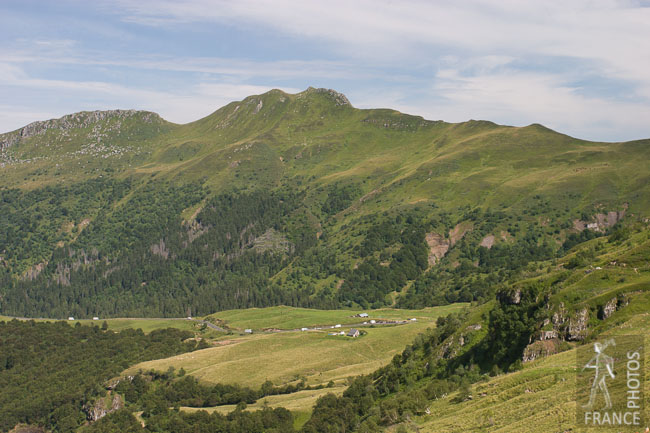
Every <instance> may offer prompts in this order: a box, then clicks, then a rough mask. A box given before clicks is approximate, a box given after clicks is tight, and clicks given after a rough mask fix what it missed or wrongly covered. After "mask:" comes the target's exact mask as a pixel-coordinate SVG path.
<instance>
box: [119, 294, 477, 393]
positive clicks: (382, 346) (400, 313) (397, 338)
mask: <svg viewBox="0 0 650 433" xmlns="http://www.w3.org/2000/svg"><path fill="white" fill-rule="evenodd" d="M464 306H465V305H463V304H458V305H450V306H445V307H435V308H427V309H425V310H374V311H372V312H370V314H371V315H372V316H373V317H375V315H376V317H383V318H391V319H408V318H413V317H415V318H417V319H418V320H417V321H415V322H409V323H407V324H403V325H382V326H376V327H363V328H360V329H362V330H364V331H365V332H366V335H362V336H361V337H359V338H350V337H345V336H332V335H328V334H329V333H331V332H333V331H334V330H332V329H324V330H320V331H316V330H310V331H304V332H303V331H286V332H273V333H257V332H254V333H253V334H251V335H231V336H224V337H221V338H220V339H219V340H217V341H215V343H214V344H216V345H215V347H211V348H208V349H203V350H199V351H196V352H192V353H186V354H183V355H179V356H174V357H171V358H166V359H160V360H154V361H149V362H144V363H141V364H138V365H135V366H133V367H131V368H129V369H128V370H127V371H126V372H125V374H131V373H134V372H136V371H138V370H150V369H154V370H162V371H165V370H167V369H168V368H169V367H174V368H176V369H177V370H178V369H180V368H183V369H184V370H185V371H186V372H187V373H188V374H191V375H193V376H195V377H196V378H198V379H199V380H201V381H205V382H208V383H228V384H231V383H232V384H235V383H236V384H240V385H244V386H251V387H259V386H261V385H262V383H264V382H265V381H267V380H270V381H272V382H273V383H274V384H275V385H282V384H286V383H291V382H295V381H297V380H300V379H302V378H304V379H305V380H306V383H307V384H308V385H320V384H322V385H327V384H328V383H329V381H333V382H334V383H335V384H336V385H337V386H340V385H343V384H344V383H345V380H346V379H347V378H348V377H351V376H358V375H361V374H367V373H370V372H372V371H374V370H376V369H377V368H379V367H381V366H383V365H385V364H386V363H388V362H389V361H390V360H391V359H392V357H393V356H394V355H396V354H397V353H400V352H401V351H402V350H403V349H404V347H405V346H406V344H408V343H409V342H411V341H412V340H413V338H414V337H415V336H416V335H417V334H419V333H421V332H423V331H424V330H426V329H427V328H430V327H434V326H435V320H436V318H437V317H439V316H440V315H447V314H449V313H450V312H454V311H460V310H461V309H462V308H464ZM259 313H261V317H260V314H259ZM355 313H356V312H354V311H347V310H343V311H320V310H305V309H298V308H289V307H274V308H265V309H249V310H241V311H233V312H224V313H217V314H215V315H214V316H217V317H219V318H223V319H224V320H228V323H229V324H230V325H233V326H234V325H235V324H236V325H237V327H241V328H253V329H263V328H290V329H293V328H294V327H297V326H303V327H313V326H316V325H324V324H335V323H339V322H344V320H343V319H345V318H348V319H351V320H352V319H354V320H353V321H354V322H356V323H358V322H359V318H351V317H349V316H351V315H353V314H355ZM226 318H227V319H226ZM333 319H336V320H333ZM230 320H232V322H231V321H230ZM349 329H350V327H349V326H347V327H346V326H342V327H341V328H337V329H336V331H345V332H347V331H348V330H349Z"/></svg>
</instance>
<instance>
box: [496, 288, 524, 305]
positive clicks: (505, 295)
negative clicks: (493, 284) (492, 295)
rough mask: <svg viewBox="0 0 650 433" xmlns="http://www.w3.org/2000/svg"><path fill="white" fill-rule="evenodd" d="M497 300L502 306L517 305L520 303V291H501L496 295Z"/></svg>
mask: <svg viewBox="0 0 650 433" xmlns="http://www.w3.org/2000/svg"><path fill="white" fill-rule="evenodd" d="M497 299H498V300H499V302H500V303H502V304H509V305H518V304H520V303H521V289H511V290H502V291H500V292H499V293H497Z"/></svg>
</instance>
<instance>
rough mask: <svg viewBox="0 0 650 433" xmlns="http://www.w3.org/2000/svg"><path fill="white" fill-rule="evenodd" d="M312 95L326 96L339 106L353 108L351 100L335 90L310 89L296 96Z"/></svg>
mask: <svg viewBox="0 0 650 433" xmlns="http://www.w3.org/2000/svg"><path fill="white" fill-rule="evenodd" d="M310 94H324V95H326V96H329V97H330V98H332V100H333V101H334V102H335V103H336V105H337V106H345V105H347V106H350V107H351V106H352V104H351V103H350V100H349V99H348V98H347V97H346V96H345V95H344V94H343V93H340V92H337V91H336V90H333V89H325V88H322V87H321V88H315V87H311V86H310V87H308V88H307V90H304V91H302V92H300V93H298V94H297V95H296V96H297V97H299V98H300V97H302V96H307V95H310Z"/></svg>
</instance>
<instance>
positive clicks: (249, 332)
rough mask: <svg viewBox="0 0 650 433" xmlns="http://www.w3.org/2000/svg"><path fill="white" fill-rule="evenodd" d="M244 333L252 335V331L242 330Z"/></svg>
mask: <svg viewBox="0 0 650 433" xmlns="http://www.w3.org/2000/svg"><path fill="white" fill-rule="evenodd" d="M244 332H245V333H247V334H252V333H253V330H252V329H244Z"/></svg>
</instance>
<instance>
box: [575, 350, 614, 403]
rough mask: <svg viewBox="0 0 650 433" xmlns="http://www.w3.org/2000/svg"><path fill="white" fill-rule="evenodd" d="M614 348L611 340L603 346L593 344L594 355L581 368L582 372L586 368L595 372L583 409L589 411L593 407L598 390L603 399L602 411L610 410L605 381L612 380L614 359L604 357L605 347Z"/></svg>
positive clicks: (610, 401)
mask: <svg viewBox="0 0 650 433" xmlns="http://www.w3.org/2000/svg"><path fill="white" fill-rule="evenodd" d="M610 345H611V346H616V343H615V342H614V340H613V339H609V340H607V341H606V342H605V343H604V344H601V343H594V352H596V355H594V357H593V358H591V360H589V362H588V363H587V364H586V365H585V366H584V367H583V368H582V371H584V370H585V369H586V368H593V369H594V370H596V371H595V372H594V381H593V382H592V383H591V394H590V395H589V403H587V404H586V405H585V406H583V407H584V408H585V409H591V408H593V406H594V403H595V401H596V395H597V394H598V389H600V390H601V391H602V393H603V397H604V398H605V407H604V408H603V409H610V408H611V407H612V400H611V399H610V398H609V390H608V389H607V383H606V380H607V379H608V377H611V378H612V379H614V358H612V357H611V356H607V355H605V353H604V352H605V349H607V346H610Z"/></svg>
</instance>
